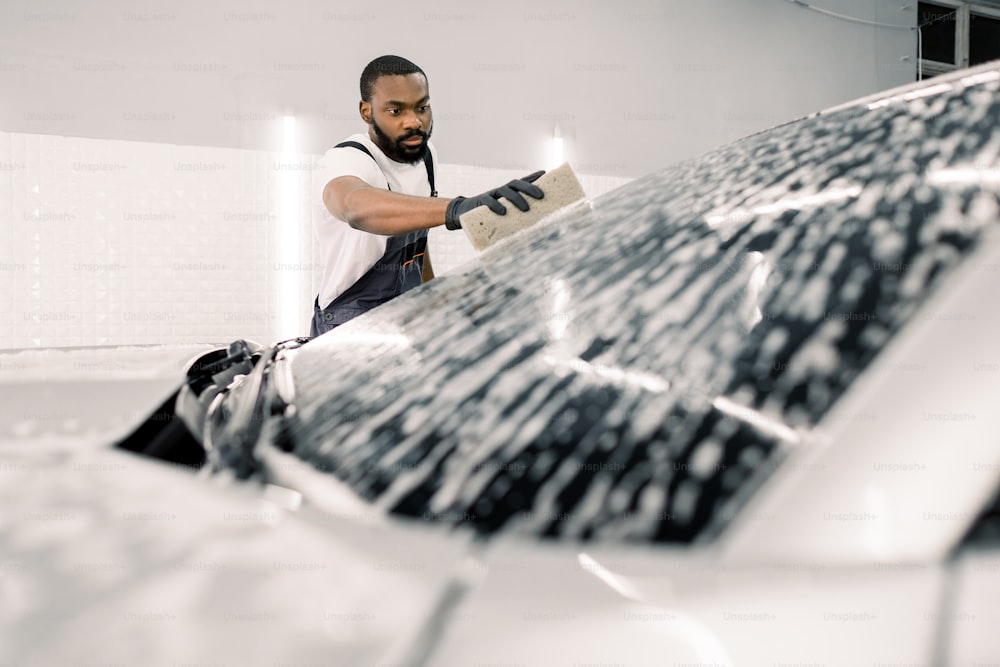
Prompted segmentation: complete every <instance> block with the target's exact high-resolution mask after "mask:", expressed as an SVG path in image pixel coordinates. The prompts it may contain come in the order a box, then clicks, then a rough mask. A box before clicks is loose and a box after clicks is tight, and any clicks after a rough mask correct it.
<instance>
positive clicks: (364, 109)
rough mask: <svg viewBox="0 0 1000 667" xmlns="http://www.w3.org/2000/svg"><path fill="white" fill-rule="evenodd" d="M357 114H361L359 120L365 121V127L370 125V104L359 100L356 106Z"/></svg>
mask: <svg viewBox="0 0 1000 667" xmlns="http://www.w3.org/2000/svg"><path fill="white" fill-rule="evenodd" d="M358 113H360V114H361V120H363V121H365V124H366V125H371V124H372V105H371V102H365V101H364V100H361V102H360V104H358Z"/></svg>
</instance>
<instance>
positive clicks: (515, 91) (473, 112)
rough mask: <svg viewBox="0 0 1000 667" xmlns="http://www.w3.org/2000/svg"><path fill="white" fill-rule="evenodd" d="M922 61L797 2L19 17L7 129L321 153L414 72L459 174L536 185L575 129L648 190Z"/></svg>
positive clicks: (196, 6)
mask: <svg viewBox="0 0 1000 667" xmlns="http://www.w3.org/2000/svg"><path fill="white" fill-rule="evenodd" d="M813 4H815V5H817V6H822V7H827V8H829V9H831V10H835V11H837V12H840V13H843V14H847V15H852V16H856V17H860V18H862V19H865V20H870V21H879V22H884V23H889V24H901V25H913V24H914V23H915V20H916V3H912V2H911V3H906V2H903V1H902V0H814V2H813ZM904 6H905V7H906V8H905V9H904V8H903V7H904ZM915 52H916V39H915V35H914V33H913V32H912V31H910V30H896V29H887V28H875V27H871V26H866V25H862V24H858V23H851V22H847V21H844V20H840V19H836V18H833V17H830V16H825V15H822V14H819V13H817V12H814V11H810V10H808V9H806V8H804V7H802V6H801V5H797V4H794V3H792V2H789V1H788V0H618V1H616V2H606V1H605V0H513V1H510V2H505V3H502V4H496V3H485V2H480V3H470V2H459V1H458V0H446V1H442V2H434V3H412V2H403V1H402V0H385V1H384V2H381V3H350V4H348V3H342V2H340V3H338V2H330V1H329V0H287V1H286V2H281V3H278V2H274V1H272V0H213V1H212V2H201V1H197V2H196V1H195V0H172V1H171V2H165V1H164V0H160V1H159V2H142V3H136V2H132V1H130V0H102V1H100V2H86V3H84V2H80V1H78V0H6V1H5V2H4V3H3V4H2V5H0V90H2V91H3V95H2V96H0V129H5V130H8V131H18V132H28V133H50V134H62V135H69V136H87V137H106V138H116V139H133V140H141V141H156V142H169V143H179V144H193V145H215V146H227V147H237V148H247V149H256V150H277V149H279V147H280V136H279V122H278V119H279V118H280V116H281V115H283V114H284V113H285V112H287V111H293V112H294V113H295V114H296V115H297V116H298V117H299V118H300V121H301V122H300V127H301V128H302V133H301V134H302V138H301V141H300V144H299V146H298V149H299V150H301V151H304V152H309V153H321V152H322V151H323V150H324V149H325V148H326V147H328V146H329V145H331V144H332V143H335V142H336V141H338V140H340V139H341V138H342V137H343V136H344V135H346V134H349V133H351V132H354V131H356V130H357V129H358V128H359V127H360V121H359V120H358V118H357V111H356V109H357V101H358V92H357V80H358V76H359V74H360V71H361V69H362V67H363V66H364V64H365V63H367V62H368V61H369V60H370V59H371V58H373V57H375V56H378V55H381V54H383V53H398V54H400V55H404V56H407V57H409V58H411V59H413V60H414V61H416V62H417V63H418V64H420V65H421V66H422V67H423V68H424V69H425V70H426V71H427V72H428V74H429V77H430V81H431V90H432V97H433V104H434V108H435V113H436V119H437V123H436V133H435V139H436V143H437V145H438V147H439V149H440V151H441V156H442V160H444V161H446V162H449V163H452V164H466V165H478V166H486V167H489V168H503V169H513V170H520V171H524V170H527V171H533V170H534V169H536V168H538V167H541V166H544V165H545V162H546V159H547V155H546V153H545V150H546V141H547V139H548V138H549V137H551V135H552V132H553V129H554V126H555V125H556V124H558V125H559V126H560V129H561V131H562V134H563V136H564V137H565V138H566V141H567V158H568V159H569V160H570V161H571V162H572V163H573V164H574V166H575V167H576V168H577V170H578V171H580V172H583V173H591V174H607V175H612V176H625V177H636V176H639V175H642V174H644V173H647V172H649V171H651V170H654V169H658V168H660V167H663V166H665V165H668V164H671V163H674V162H676V161H678V160H680V159H683V158H687V157H691V156H693V155H696V154H699V153H701V152H704V151H705V150H708V149H709V148H712V147H714V146H716V145H718V144H720V143H723V142H726V141H729V140H732V139H735V138H738V137H741V136H744V135H746V134H749V133H751V132H754V131H756V130H759V129H762V128H765V127H768V126H772V125H775V124H777V123H780V122H783V121H786V120H789V119H791V118H795V117H799V116H802V115H805V114H808V113H811V112H813V111H817V110H819V109H821V108H825V107H828V106H832V105H834V104H838V103H841V102H845V101H847V100H850V99H854V98H857V97H860V96H862V95H865V94H868V93H872V92H875V91H877V90H881V89H884V88H888V87H891V86H895V85H898V84H902V83H907V82H909V81H912V80H913V79H914V78H915V77H914V72H915V65H914V57H915ZM903 59H906V60H903Z"/></svg>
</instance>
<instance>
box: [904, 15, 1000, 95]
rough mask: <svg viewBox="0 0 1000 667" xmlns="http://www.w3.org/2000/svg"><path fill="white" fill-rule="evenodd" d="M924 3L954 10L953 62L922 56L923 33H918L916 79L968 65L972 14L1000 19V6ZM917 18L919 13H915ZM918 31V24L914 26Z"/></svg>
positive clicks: (920, 79) (919, 79)
mask: <svg viewBox="0 0 1000 667" xmlns="http://www.w3.org/2000/svg"><path fill="white" fill-rule="evenodd" d="M926 4H930V5H937V6H939V7H949V8H951V9H954V10H955V63H954V64H952V63H943V62H941V61H938V60H929V59H926V58H924V57H923V35H918V37H917V39H918V40H920V41H919V42H918V50H919V51H918V54H917V58H918V60H919V65H920V67H919V69H918V70H917V80H918V81H922V80H923V79H927V78H930V77H933V76H937V75H938V74H944V73H946V72H954V71H955V70H959V69H964V68H966V67H968V66H969V51H970V46H971V44H970V36H971V30H972V15H973V14H977V15H979V16H985V17H988V18H992V19H1000V7H997V6H996V5H984V4H980V3H978V2H965V1H964V0H927V2H926ZM917 18H918V20H919V13H918V15H917ZM916 28H917V31H918V33H919V30H920V25H919V24H918V25H917V26H916Z"/></svg>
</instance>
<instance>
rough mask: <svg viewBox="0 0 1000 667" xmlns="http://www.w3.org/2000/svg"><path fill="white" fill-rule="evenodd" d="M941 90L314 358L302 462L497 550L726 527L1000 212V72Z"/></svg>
mask: <svg viewBox="0 0 1000 667" xmlns="http://www.w3.org/2000/svg"><path fill="white" fill-rule="evenodd" d="M935 81H939V80H938V79H935ZM941 81H942V82H940V83H936V84H935V85H936V86H937V89H936V90H935V91H934V92H933V94H926V95H922V96H921V95H915V96H910V97H908V98H905V99H902V98H901V99H893V100H888V101H886V102H885V103H872V104H859V105H855V106H850V107H847V108H844V109H841V110H837V111H833V112H830V113H826V114H820V115H816V116H814V117H811V118H807V119H803V120H801V121H797V122H794V123H789V124H787V125H784V126H780V127H777V128H774V129H772V130H770V131H767V132H763V133H760V134H757V135H754V136H751V137H749V138H747V139H744V140H742V141H740V142H737V143H735V144H732V145H729V146H726V147H724V148H721V149H719V150H717V151H715V152H712V153H710V154H708V155H706V156H703V157H702V158H699V159H696V160H691V161H687V162H684V163H681V164H679V165H677V166H675V167H672V168H669V169H666V170H664V171H662V172H659V173H656V174H653V175H650V176H647V177H645V178H642V179H639V180H637V181H634V182H632V183H630V184H629V185H627V186H625V187H622V188H620V189H618V190H616V191H614V192H611V193H609V194H607V195H605V196H603V197H601V198H599V199H597V200H595V201H593V202H591V204H590V205H589V206H584V207H578V208H576V209H573V210H571V211H567V212H566V213H565V214H564V215H562V216H560V217H559V219H558V220H556V221H554V222H552V223H551V224H544V225H541V226H539V227H537V228H535V229H533V230H531V231H529V232H528V233H526V234H524V235H522V236H521V237H519V238H517V239H515V240H514V241H513V242H511V243H509V244H506V245H504V246H503V247H502V248H495V249H492V250H491V251H490V252H488V253H487V254H485V255H484V256H483V257H482V259H481V261H480V262H478V263H475V264H473V265H470V266H468V267H466V268H465V270H463V271H459V272H457V273H455V274H452V275H447V276H443V277H439V278H437V279H435V280H434V281H431V282H430V283H429V284H427V285H425V286H423V287H422V288H421V289H418V290H414V291H413V292H411V293H408V294H407V295H405V296H403V297H400V298H398V299H396V300H394V301H392V302H390V303H388V304H386V305H384V306H382V307H380V308H379V309H377V310H376V311H373V312H372V313H370V314H368V315H367V316H364V317H362V318H359V319H358V320H355V321H353V322H351V323H349V324H347V325H345V326H343V327H341V328H339V329H337V330H335V331H333V332H332V333H330V334H328V335H324V336H321V337H319V338H317V339H316V340H314V341H311V342H310V343H309V344H308V345H306V346H304V347H303V348H302V349H301V350H300V351H299V355H298V357H297V358H296V360H295V364H294V377H295V383H296V387H297V392H298V393H297V399H296V400H297V408H298V410H297V413H296V416H295V418H294V419H293V420H292V421H291V422H290V425H289V429H288V431H289V435H290V436H291V438H290V440H291V442H292V443H293V444H294V451H295V453H296V454H297V455H298V456H301V457H302V458H305V459H306V460H308V461H310V462H312V464H313V465H314V466H316V467H317V468H319V469H321V470H324V471H329V472H330V473H331V474H333V475H335V476H336V477H337V478H339V479H340V480H342V481H343V482H346V483H347V484H348V485H349V486H350V487H351V488H352V489H353V490H354V491H355V492H357V493H358V494H359V495H360V496H362V497H363V498H365V499H367V500H369V501H371V502H372V503H374V504H375V505H376V506H378V507H381V508H383V509H385V510H387V511H391V512H395V513H398V514H402V515H407V516H411V517H419V518H423V519H428V520H437V521H443V522H447V523H452V524H460V525H467V526H471V527H472V528H473V529H475V530H477V531H479V532H481V533H485V534H491V533H496V532H497V531H501V530H502V531H504V532H517V533H527V534H532V535H538V536H545V537H552V538H560V539H581V540H629V541H654V542H675V543H685V542H691V541H694V540H697V539H698V538H699V537H703V536H704V535H706V534H709V533H710V532H711V533H714V532H715V530H716V529H718V528H719V525H720V523H724V522H725V521H726V518H727V517H729V516H730V515H731V514H732V510H733V509H734V506H735V504H738V503H739V502H741V500H740V499H741V498H742V497H743V496H745V495H746V491H747V489H748V488H749V487H752V486H753V484H754V483H755V482H754V481H752V480H755V479H759V471H761V470H762V469H764V468H766V467H768V465H769V464H770V463H771V462H775V461H776V460H777V459H778V458H780V457H778V456H775V455H776V454H778V453H780V452H782V451H785V450H786V449H787V448H788V447H791V446H794V443H795V442H796V441H797V439H798V437H799V435H800V434H801V433H802V432H804V431H808V430H810V429H812V428H814V427H815V426H816V425H817V424H819V423H820V421H821V420H822V418H823V417H824V415H825V414H826V413H827V412H828V410H829V409H830V407H831V406H832V405H833V404H834V403H835V402H836V401H837V399H838V398H839V397H840V396H842V395H843V394H844V392H845V391H846V390H847V389H848V388H849V387H850V386H851V384H852V382H854V381H855V379H856V378H857V377H858V376H859V374H860V373H861V372H862V371H863V370H864V369H865V368H866V367H867V366H868V365H869V364H870V363H871V361H872V360H873V359H874V358H875V357H876V355H877V354H878V353H879V351H881V350H882V349H883V348H884V347H885V346H886V345H887V344H888V343H889V342H890V341H891V340H892V338H893V336H894V335H896V334H897V332H899V331H900V330H901V328H902V327H903V326H904V325H905V324H906V323H907V322H908V321H909V320H911V319H912V318H913V317H914V314H915V313H916V312H917V311H918V308H919V307H920V306H921V304H922V303H923V302H924V301H925V300H926V299H927V297H928V295H929V294H930V293H931V292H932V290H933V288H934V287H935V286H937V285H939V284H940V283H941V281H942V279H943V277H944V276H945V275H946V274H947V273H948V272H949V271H951V270H953V269H954V267H956V266H957V265H958V264H959V263H961V262H962V261H963V258H966V257H968V256H969V254H970V252H971V250H972V249H973V248H975V247H976V245H977V243H978V242H979V240H980V239H981V237H982V236H983V234H984V232H985V231H986V230H987V228H989V227H991V226H994V225H995V224H996V222H997V220H998V218H1000V216H998V212H997V211H998V190H997V188H998V183H997V180H996V179H995V178H994V179H992V180H990V179H989V178H985V177H984V176H983V175H984V174H985V173H992V174H993V175H995V174H996V173H997V169H998V165H1000V161H998V148H1000V129H998V127H997V125H996V122H995V119H996V118H1000V95H998V94H997V90H998V82H997V77H992V78H990V77H981V78H980V80H978V81H972V82H970V81H969V80H968V79H966V80H965V81H962V80H960V79H959V78H958V77H952V78H951V79H947V80H944V79H943V80H941ZM990 170H992V171H990ZM709 528H712V530H711V531H709V530H708V529H709Z"/></svg>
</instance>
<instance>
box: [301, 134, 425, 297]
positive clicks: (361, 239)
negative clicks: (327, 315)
mask: <svg viewBox="0 0 1000 667" xmlns="http://www.w3.org/2000/svg"><path fill="white" fill-rule="evenodd" d="M347 140H348V141H356V142H358V143H359V144H361V145H362V146H365V147H366V148H367V149H368V150H369V151H371V153H372V155H373V156H374V157H375V160H377V161H378V165H377V166H376V164H375V161H373V160H372V159H371V158H370V157H368V156H367V155H365V154H364V153H362V152H361V151H359V150H358V149H357V148H352V147H350V146H345V147H343V148H331V149H330V150H328V151H327V152H326V154H325V155H323V159H322V160H321V161H320V178H319V180H318V181H317V184H318V187H319V191H318V192H317V193H315V199H314V202H318V204H316V205H315V206H316V209H315V215H314V216H313V220H314V221H315V225H316V239H317V241H318V243H319V259H320V261H321V262H322V263H323V273H322V277H321V278H320V283H319V295H318V300H319V306H320V308H326V307H327V306H328V305H330V302H331V301H333V300H334V299H336V298H337V297H338V296H340V295H341V294H342V293H343V292H345V291H346V290H347V288H349V287H350V286H351V285H353V284H354V283H355V282H357V280H358V278H360V277H361V276H363V275H364V274H365V273H367V272H368V270H369V269H371V268H372V267H373V266H375V262H377V261H378V260H379V259H380V258H381V257H382V255H384V254H385V244H386V239H387V238H388V237H386V236H381V235H379V234H370V233H368V232H364V231H361V230H360V229H354V228H353V227H351V226H350V225H349V224H347V223H346V222H344V221H343V220H341V219H340V218H337V217H336V216H334V215H333V214H332V213H330V211H329V210H328V209H327V208H326V206H325V205H324V204H323V188H325V187H326V184H327V183H329V182H330V181H332V180H333V179H335V178H337V177H338V176H356V177H358V178H360V179H361V180H362V181H364V182H365V183H367V184H368V185H370V186H372V187H375V188H381V189H383V190H385V189H386V186H387V185H388V187H389V188H391V189H392V191H393V192H399V193H402V194H407V195H418V196H421V197H429V196H430V194H431V186H430V183H428V182H427V167H425V166H424V162H423V160H421V161H420V162H417V163H415V164H405V163H402V162H396V161H394V160H390V159H389V158H388V157H386V156H385V153H383V152H382V150H381V149H380V148H379V147H378V146H376V145H375V143H374V142H373V141H372V140H371V139H370V138H369V137H368V135H367V134H355V135H352V136H350V137H348V138H347ZM427 145H428V147H429V148H430V151H431V158H432V159H433V160H434V167H435V169H434V171H435V173H437V151H436V150H435V148H434V146H433V145H432V144H431V143H430V142H428V143H427ZM380 167H381V169H380ZM387 180H388V184H387V183H386V181H387Z"/></svg>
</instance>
